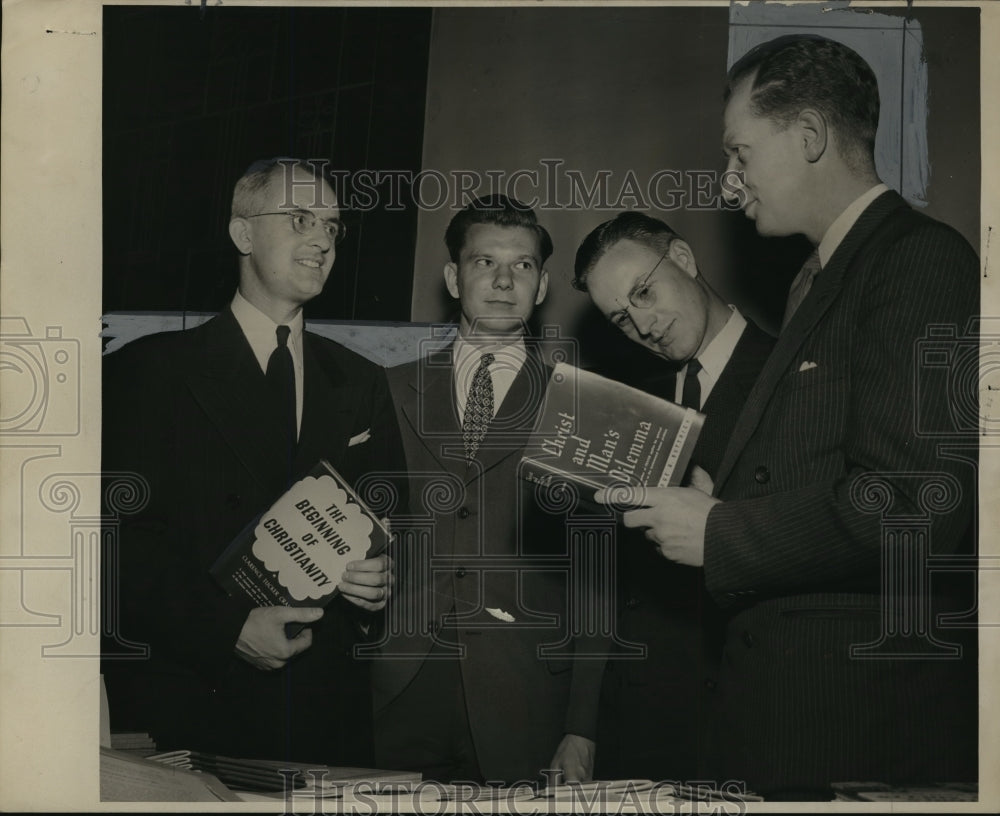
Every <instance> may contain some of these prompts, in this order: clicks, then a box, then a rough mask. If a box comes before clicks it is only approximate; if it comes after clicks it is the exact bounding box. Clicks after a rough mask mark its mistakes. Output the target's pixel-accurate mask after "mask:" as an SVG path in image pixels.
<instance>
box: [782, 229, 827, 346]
mask: <svg viewBox="0 0 1000 816" xmlns="http://www.w3.org/2000/svg"><path fill="white" fill-rule="evenodd" d="M822 271H823V267H822V266H821V265H820V262H819V250H818V249H814V250H813V253H812V255H810V256H809V257H808V258H806V262H805V263H804V264H802V268H801V269H800V270H799V273H798V274H797V275H796V276H795V279H794V280H793V281H792V285H791V287H790V288H789V290H788V303H787V305H786V306H785V317H784V319H783V320H782V321H781V328H782V329H784V328H785V326H787V325H788V324H789V323H791V321H792V315H794V314H795V312H796V310H797V309H798V308H799V306H801V305H802V301H803V300H805V299H806V295H808V294H809V290H810V289H811V288H812V285H813V281H815V280H816V276H817V275H818V274H819V273H820V272H822Z"/></svg>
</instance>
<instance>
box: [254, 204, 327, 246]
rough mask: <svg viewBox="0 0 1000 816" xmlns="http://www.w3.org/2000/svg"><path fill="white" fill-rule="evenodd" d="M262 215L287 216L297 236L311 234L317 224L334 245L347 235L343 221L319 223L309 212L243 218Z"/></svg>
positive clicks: (290, 211)
mask: <svg viewBox="0 0 1000 816" xmlns="http://www.w3.org/2000/svg"><path fill="white" fill-rule="evenodd" d="M262 215H287V216H288V217H289V218H290V219H291V220H292V229H293V230H295V231H296V232H297V233H298V234H299V235H305V234H306V233H309V232H312V231H313V229H315V227H316V224H317V223H319V224H321V225H322V227H323V231H324V232H325V233H326V235H327V237H328V238H329V239H330V240H331V241H332V242H333V243H335V244H339V243H340V242H341V241H343V240H344V236H345V235H347V226H346V225H345V224H344V222H343V221H338V220H337V219H335V218H331V219H330V220H328V221H320V220H319V219H318V218H317V217H316V214H315V213H314V212H310V211H309V210H278V211H277V212H262V213H254V214H253V215H245V216H243V217H244V218H259V217H260V216H262Z"/></svg>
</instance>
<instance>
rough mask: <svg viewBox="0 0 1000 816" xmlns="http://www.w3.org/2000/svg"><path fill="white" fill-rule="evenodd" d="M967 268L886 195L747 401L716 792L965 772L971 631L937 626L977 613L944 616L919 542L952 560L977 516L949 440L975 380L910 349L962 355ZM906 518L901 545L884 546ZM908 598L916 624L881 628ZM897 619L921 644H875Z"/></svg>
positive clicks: (847, 244)
mask: <svg viewBox="0 0 1000 816" xmlns="http://www.w3.org/2000/svg"><path fill="white" fill-rule="evenodd" d="M978 270H979V264H978V261H977V258H976V255H975V253H974V252H973V251H972V249H971V248H970V247H969V246H968V244H967V243H966V241H964V240H963V239H962V238H961V237H960V236H959V235H958V234H957V233H956V232H955V231H954V230H952V229H950V228H949V227H947V226H945V225H943V224H940V223H938V222H936V221H933V220H932V219H930V218H927V217H926V216H923V215H922V214H919V213H917V212H914V211H913V210H912V209H911V208H910V207H909V206H908V205H907V204H906V203H905V202H904V201H903V200H902V199H901V198H900V197H899V196H898V195H897V194H896V193H894V192H886V193H884V194H883V195H881V196H879V197H878V198H877V199H876V200H875V201H874V202H873V203H872V204H871V205H870V206H869V207H868V208H867V209H866V210H865V211H864V212H863V213H862V215H861V216H860V218H859V219H858V220H857V222H856V223H855V225H854V226H853V228H852V229H851V230H850V231H849V232H848V234H847V235H846V237H845V238H844V240H843V242H842V243H841V244H840V246H839V247H838V248H837V249H836V251H835V252H834V254H833V256H832V257H831V258H830V261H829V263H828V264H827V265H826V267H825V268H824V269H823V271H822V272H821V274H820V275H819V277H818V278H817V279H816V281H815V283H814V285H813V287H812V289H811V290H810V292H809V294H808V296H807V297H806V299H805V300H804V301H803V303H802V305H801V306H800V307H799V309H798V311H797V312H796V313H795V315H794V317H793V319H792V320H791V322H790V323H789V324H788V325H787V326H786V327H785V329H784V330H783V331H782V333H781V336H780V338H779V339H778V342H777V344H776V345H775V348H774V351H773V352H772V354H771V356H770V358H769V359H768V361H767V363H766V364H765V366H764V370H763V371H762V373H761V376H760V378H759V379H758V380H757V383H756V385H755V386H754V388H753V390H752V391H751V394H750V397H749V399H748V400H747V402H746V406H745V408H744V410H743V412H742V414H741V415H740V418H739V420H738V422H737V423H736V427H735V429H734V431H733V435H732V438H731V440H730V443H729V446H728V448H727V450H726V454H725V456H724V457H723V461H722V462H721V464H720V466H719V469H718V472H717V474H716V479H715V491H716V494H717V495H718V496H719V498H721V499H723V500H724V503H722V504H720V505H717V506H716V507H714V508H713V509H712V511H711V512H710V514H709V517H708V523H707V529H706V534H705V577H706V583H707V586H708V589H709V591H710V592H711V593H712V595H713V597H715V598H716V600H717V601H718V602H719V603H720V604H723V605H725V606H726V607H728V608H729V610H730V611H731V613H732V617H731V619H730V621H729V624H728V629H727V635H726V641H725V644H726V645H725V652H724V657H723V663H722V673H721V676H720V682H719V689H718V693H719V699H720V704H721V708H720V713H721V716H720V719H719V748H720V754H719V756H718V760H719V763H720V764H719V767H718V773H720V774H722V775H724V776H725V778H738V779H744V780H746V781H747V782H748V783H749V784H750V786H751V787H755V788H757V789H759V790H760V791H761V792H764V793H767V792H773V791H779V790H786V791H794V790H816V789H819V788H824V787H825V786H827V785H829V784H830V783H831V782H836V781H846V780H857V779H866V780H869V779H873V780H880V781H884V782H890V783H891V782H911V781H914V780H923V781H928V780H944V779H970V778H974V777H975V773H976V762H975V760H976V726H975V714H976V712H975V699H976V694H975V659H976V658H975V652H974V649H973V648H971V647H972V646H974V637H973V638H968V637H966V635H968V634H970V633H971V634H974V632H972V631H971V630H965V632H964V633H963V630H962V629H961V628H957V629H956V628H951V629H948V630H942V629H941V628H940V627H939V626H938V624H939V622H940V621H939V620H938V618H937V615H938V613H940V612H943V611H949V610H950V611H952V612H956V613H961V612H966V611H967V607H966V605H965V604H966V603H967V602H969V599H968V598H965V599H963V600H960V601H958V602H957V604H956V603H953V604H952V605H951V606H948V605H947V604H948V601H946V600H945V599H944V598H943V596H944V594H945V593H944V592H942V591H939V590H942V589H943V586H941V585H942V584H943V581H938V580H937V579H935V580H934V583H933V585H932V586H931V590H933V597H932V593H931V590H929V589H928V585H927V584H926V583H924V581H926V580H927V573H926V565H925V564H923V563H921V562H920V561H918V560H917V561H915V560H913V558H914V557H915V554H916V553H917V552H918V551H919V549H920V548H921V547H923V546H925V545H926V546H927V547H929V552H930V553H932V554H933V555H935V556H938V555H941V556H946V555H948V554H954V553H956V552H959V551H961V550H962V549H963V548H964V547H967V546H968V541H969V539H968V537H967V536H968V532H969V529H970V525H972V524H973V522H974V517H975V516H974V506H975V485H976V477H975V464H976V445H977V442H976V439H975V433H974V430H973V432H972V434H971V439H970V436H969V435H968V434H967V435H966V436H964V437H963V436H962V435H961V433H960V431H961V425H962V421H963V419H962V411H963V410H964V411H965V412H966V416H965V418H964V420H965V421H967V420H968V416H967V414H968V410H969V409H968V406H975V405H976V395H975V393H974V384H975V382H977V381H978V380H977V378H976V377H971V378H962V377H960V376H959V377H952V378H950V379H949V381H948V385H947V386H943V385H942V384H941V380H934V379H928V375H931V376H933V374H934V368H933V367H932V366H928V365H926V364H920V361H921V359H922V358H921V357H920V356H919V355H920V350H921V348H922V344H923V345H926V344H927V343H928V342H929V343H931V344H932V345H934V346H935V349H936V350H937V351H938V352H939V355H938V356H939V358H940V357H941V354H943V355H944V358H943V359H945V360H946V361H947V362H946V365H948V364H951V362H952V361H953V360H954V359H955V358H956V357H960V356H961V345H960V343H959V342H958V341H957V340H956V337H961V335H962V333H963V332H964V331H965V329H966V325H967V322H968V321H969V318H970V317H972V316H974V315H977V314H978V303H979V280H978ZM941 326H945V327H946V328H944V329H943V330H942V329H939V327H941ZM947 327H950V328H947ZM936 331H943V332H944V334H943V342H940V341H939V340H937V339H936V338H938V337H941V335H940V334H934V332H936ZM949 332H950V334H949ZM949 337H950V338H951V339H950V341H949V340H948V338H949ZM928 338H930V339H928ZM926 359H927V360H931V359H932V358H930V357H928V358H926ZM932 365H941V359H937V362H936V364H932ZM928 383H930V385H928ZM972 411H973V413H975V409H974V408H973V409H972ZM956 416H957V417H959V420H958V424H956ZM975 424H976V423H975V420H974V418H973V421H972V427H973V429H974V428H975ZM956 434H958V436H957V437H956ZM948 440H951V441H953V442H955V445H954V447H953V448H952V449H951V450H950V451H949V450H945V449H944V448H942V447H940V446H941V444H942V442H943V441H948ZM963 441H964V442H965V444H964V446H963V444H962V442H963ZM865 474H867V475H865ZM907 519H909V520H910V521H911V522H913V525H911V526H910V527H909V528H908V532H907V533H905V534H903V538H902V539H901V540H900V541H901V544H902V548H901V549H892V547H893V546H898V545H893V544H892V542H891V541H890V540H889V539H888V538H886V539H885V540H884V539H883V533H884V531H885V532H887V531H889V530H890V529H891V527H892V526H893V525H894V524H895V525H898V524H899V523H901V520H903V521H905V520H907ZM922 525H923V526H922ZM904 526H905V525H904ZM925 535H926V536H927V538H926V540H925V539H924V536H925ZM887 553H890V554H893V553H894V555H893V556H892V557H894V558H898V559H901V560H899V561H898V562H897V563H900V564H902V563H904V562H906V563H907V564H908V566H909V569H910V572H909V575H910V578H909V580H910V581H911V583H909V584H907V585H906V587H905V589H904V590H903V591H902V592H898V591H897V590H896V589H886V588H885V587H884V586H883V585H882V583H881V582H882V575H883V569H884V564H886V563H888V560H887V558H886V554H887ZM907 559H909V560H907ZM896 575H897V578H898V577H899V575H900V573H896ZM918 579H919V580H918ZM965 579H968V580H967V582H966V583H965V584H964V585H962V584H960V582H957V586H956V588H958V589H963V590H968V589H969V583H968V581H971V579H970V578H969V576H965ZM932 601H933V604H936V605H934V606H933V607H932V608H929V607H928V605H930V604H932ZM907 603H915V604H916V605H917V607H918V608H919V610H920V611H919V613H915V617H913V618H910V619H909V620H904V618H903V617H901V616H900V615H895V614H890V613H891V611H892V609H893V608H895V607H893V604H901V605H903V606H905V604H907ZM972 621H973V622H974V618H972ZM966 623H969V618H968V615H967V614H966ZM901 626H907V627H915V631H916V632H917V634H918V635H920V636H919V637H911V638H909V639H907V638H903V637H896V638H893V637H886V635H890V634H891V633H892V631H893V630H894V629H895V630H896V631H902V630H899V629H898V627H901ZM921 632H922V634H921ZM933 639H937V643H934V642H933ZM875 643H879V644H880V645H878V646H877V647H874V648H873V647H868V648H864V647H865V644H875ZM941 643H947V644H956V645H958V646H959V647H964V648H963V649H962V651H961V655H960V657H959V656H958V655H954V654H950V652H949V650H948V649H947V648H946V647H942V646H940V644H941ZM852 647H862V649H861V650H860V651H858V650H855V651H854V652H853V653H852ZM907 654H911V655H916V657H910V658H908V657H906V655H907ZM928 655H929V656H930V657H929V658H928ZM935 658H936V659H935Z"/></svg>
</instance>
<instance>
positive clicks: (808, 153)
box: [796, 108, 830, 164]
mask: <svg viewBox="0 0 1000 816" xmlns="http://www.w3.org/2000/svg"><path fill="white" fill-rule="evenodd" d="M796 125H797V126H798V128H799V132H800V133H801V136H802V153H803V155H804V156H805V157H806V161H808V162H809V163H810V164H812V163H813V162H817V161H819V160H820V158H822V156H823V154H824V153H825V152H826V148H827V140H828V139H829V136H830V134H829V131H828V129H827V124H826V117H825V116H823V114H822V113H820V112H819V111H818V110H816V109H814V108H806V109H805V110H803V111H802V112H801V113H800V114H799V118H798V120H797V121H796Z"/></svg>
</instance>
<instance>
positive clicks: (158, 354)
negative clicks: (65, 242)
mask: <svg viewBox="0 0 1000 816" xmlns="http://www.w3.org/2000/svg"><path fill="white" fill-rule="evenodd" d="M339 216H340V213H339V209H338V206H337V200H336V197H335V195H334V192H333V190H332V188H331V187H330V185H329V184H328V183H327V181H326V180H325V179H324V178H323V177H322V175H320V174H319V173H317V172H316V171H315V170H314V169H313V168H312V167H311V166H310V165H308V164H306V163H303V162H299V161H294V160H271V161H266V162H258V163H256V164H255V165H254V166H252V167H251V168H250V169H249V170H248V171H247V172H246V174H245V175H244V176H243V177H242V178H241V179H240V180H239V181H238V182H237V184H236V188H235V191H234V194H233V204H232V215H231V219H230V222H229V235H230V237H231V238H232V241H233V244H234V245H235V247H236V250H237V252H238V253H239V288H238V290H237V292H236V295H235V296H234V298H233V301H232V303H231V305H230V306H229V307H228V308H226V310H225V311H224V312H222V313H221V314H220V315H218V316H217V317H215V318H213V319H212V320H210V321H208V322H207V323H205V324H203V325H201V326H199V327H197V328H194V329H190V330H187V331H180V332H170V333H164V334H158V335H153V336H150V337H146V338H142V339H139V340H136V341H134V342H132V343H130V344H128V345H127V346H126V347H125V348H124V349H122V350H121V351H118V352H116V353H115V354H113V355H111V356H110V357H109V358H108V359H107V360H106V362H105V368H104V378H105V386H104V461H103V467H104V470H105V472H106V473H109V474H110V473H120V472H130V473H135V474H138V475H139V476H140V477H141V478H142V479H143V480H144V482H145V490H146V492H147V502H146V504H145V506H144V507H143V508H142V509H141V510H140V512H138V513H137V514H135V515H124V516H122V522H121V527H120V529H119V538H118V552H117V553H110V554H109V561H110V563H114V562H115V556H117V564H118V568H119V571H118V573H117V574H112V575H109V577H108V580H107V581H106V582H105V586H104V592H105V599H106V603H107V604H108V605H107V606H106V607H105V608H106V609H107V610H108V612H106V614H112V615H115V614H117V615H118V616H119V617H118V619H119V621H120V625H119V626H118V630H119V631H120V632H121V634H122V635H123V636H124V637H125V638H127V639H129V640H131V641H134V642H138V643H142V644H148V647H149V656H148V659H144V660H130V661H122V660H114V659H112V658H111V655H110V653H109V652H108V651H107V650H106V652H105V660H104V662H103V671H104V673H105V675H106V680H107V686H108V696H109V707H110V713H111V722H112V725H113V727H115V728H116V729H119V730H135V731H148V732H149V733H150V734H151V735H152V737H153V738H154V739H155V740H156V742H157V745H158V747H159V748H160V749H161V750H168V749H176V748H189V749H194V750H203V751H209V752H216V753H220V754H224V755H229V756H237V757H261V758H268V759H290V760H299V761H303V762H322V763H325V764H332V765H367V764H370V763H371V762H372V751H371V719H370V699H371V697H370V684H369V673H368V667H367V665H366V664H365V663H362V662H359V661H356V660H354V659H353V656H352V647H353V646H354V644H355V643H356V642H357V641H358V640H359V638H360V637H361V632H360V631H359V626H363V625H365V624H366V622H367V619H369V618H370V617H371V615H370V612H371V611H373V610H378V609H381V608H382V607H383V606H384V604H385V596H386V594H387V587H388V586H389V582H390V580H391V572H390V570H389V562H388V561H387V559H386V557H385V556H380V557H378V558H374V559H365V560H362V561H356V562H352V563H351V565H350V566H349V568H348V570H347V571H346V572H345V573H344V575H343V576H342V577H341V579H340V583H339V584H338V587H339V589H340V590H341V593H342V594H341V596H340V597H338V598H335V599H334V600H333V601H332V602H331V603H330V604H329V605H328V606H327V607H326V609H325V610H323V609H319V608H303V607H298V608H290V607H282V606H275V607H260V608H252V607H251V605H249V604H248V603H245V602H243V601H242V600H236V599H231V598H229V597H227V596H226V595H225V593H223V592H222V590H221V589H220V588H219V587H218V586H217V585H216V584H215V583H214V582H213V579H212V578H211V577H210V576H209V568H210V567H211V566H212V564H213V563H214V561H215V560H216V558H217V557H218V556H219V554H220V553H221V552H222V551H223V550H224V549H225V548H226V546H227V545H228V544H229V542H230V541H231V540H232V539H233V538H234V537H235V536H236V535H237V534H238V533H239V532H240V531H241V530H242V529H243V527H244V526H245V525H246V524H248V523H249V522H250V521H251V520H252V519H254V518H255V517H256V516H257V515H258V514H259V513H261V512H263V511H264V510H265V509H266V508H267V507H268V506H269V505H270V504H271V503H272V502H273V501H274V500H275V499H276V498H277V497H278V496H279V495H280V494H281V493H282V492H283V491H284V490H285V489H286V488H287V487H288V486H289V484H290V483H291V482H292V481H294V480H296V479H297V478H299V477H301V476H302V475H304V474H305V473H306V472H307V471H308V470H310V469H311V468H312V467H313V466H314V465H315V464H316V463H317V461H318V460H319V459H320V458H326V459H328V460H329V461H330V462H331V463H332V464H333V465H334V466H335V467H336V468H337V469H338V470H339V471H340V473H341V474H342V475H343V476H344V477H345V478H346V479H347V480H348V481H350V482H355V481H356V480H357V479H359V478H360V477H361V476H363V475H364V474H365V473H366V472H369V471H372V470H394V469H395V470H399V468H400V466H401V461H399V458H398V454H397V451H398V449H399V432H398V427H397V426H396V422H395V418H394V416H393V413H392V408H391V405H390V403H389V396H388V390H387V388H386V383H385V376H384V373H383V371H382V370H381V369H380V368H379V367H378V366H376V365H373V364H371V363H369V362H368V361H366V360H364V359H363V358H361V357H359V356H358V355H357V354H355V353H353V352H351V351H348V350H347V349H345V348H343V347H342V346H340V345H338V344H336V343H333V342H331V341H329V340H326V339H324V338H321V337H319V336H317V335H314V334H310V333H308V332H305V331H304V330H303V317H302V306H303V305H304V304H305V303H306V302H307V301H308V300H309V299H310V298H312V297H314V296H315V295H317V294H319V292H320V291H321V290H322V288H323V285H324V283H325V282H326V279H327V276H328V275H329V274H330V269H331V267H332V266H333V261H334V257H335V255H336V244H337V242H338V240H339V239H340V238H341V237H342V235H343V225H342V223H341V221H340V218H339ZM275 378H277V385H276V386H275V382H274V380H275ZM293 395H294V397H293ZM293 399H294V402H292V400H293ZM116 592H117V593H120V608H119V609H115V608H114V606H115V602H116V597H115V593H116ZM286 623H300V624H302V623H304V624H307V626H306V627H305V628H304V629H302V631H301V632H299V633H298V634H297V635H295V636H294V637H291V638H289V637H287V636H286V632H285V624H286ZM105 628H106V629H108V627H105Z"/></svg>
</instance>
